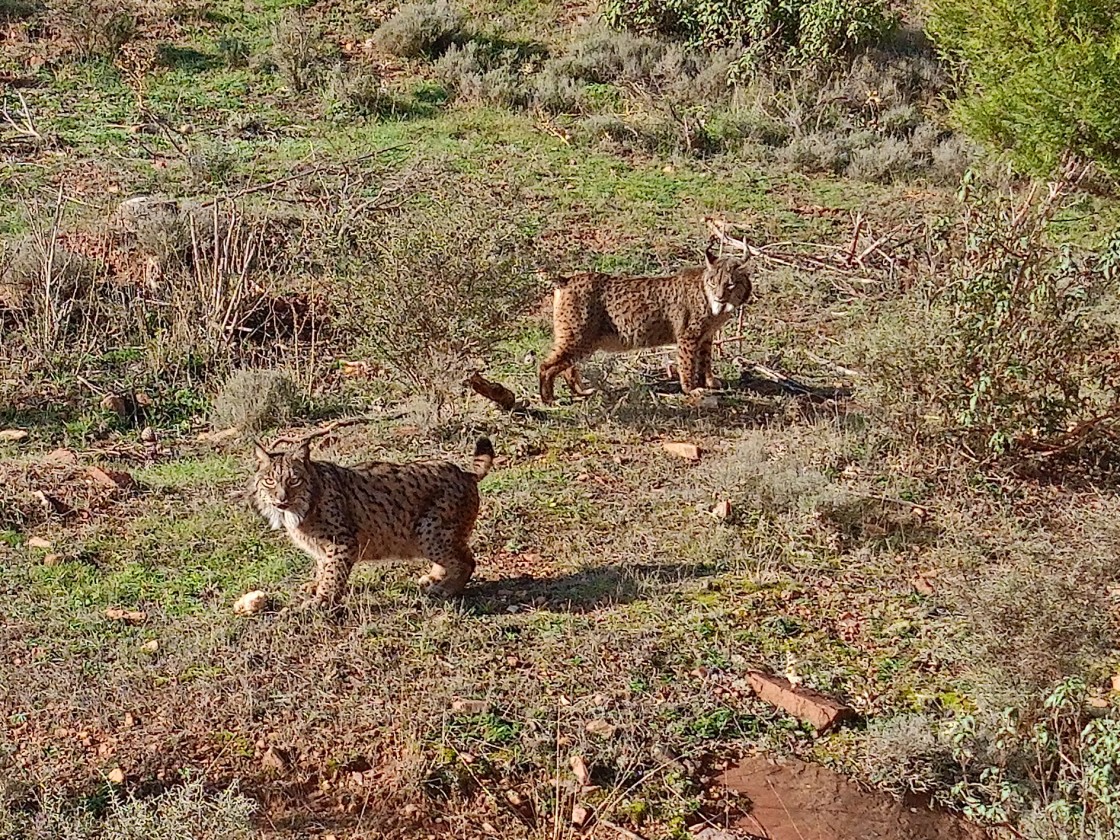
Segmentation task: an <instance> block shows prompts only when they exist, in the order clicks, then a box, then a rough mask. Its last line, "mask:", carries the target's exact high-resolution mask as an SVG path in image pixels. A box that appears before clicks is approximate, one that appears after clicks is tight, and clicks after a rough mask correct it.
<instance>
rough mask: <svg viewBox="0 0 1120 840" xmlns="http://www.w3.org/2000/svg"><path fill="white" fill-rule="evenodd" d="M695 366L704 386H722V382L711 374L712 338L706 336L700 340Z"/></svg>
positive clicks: (715, 387)
mask: <svg viewBox="0 0 1120 840" xmlns="http://www.w3.org/2000/svg"><path fill="white" fill-rule="evenodd" d="M697 368H698V374H699V379H700V381H701V382H702V383H703V384H704V387H705V388H710V389H712V390H716V389H718V388H722V387H723V383H722V382H720V381H719V380H718V379H716V377H715V376H713V375H712V339H711V338H708V339H706V340H704V341H702V342H700V350H699V352H698V353H697Z"/></svg>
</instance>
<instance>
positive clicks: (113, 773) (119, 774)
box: [108, 767, 124, 785]
mask: <svg viewBox="0 0 1120 840" xmlns="http://www.w3.org/2000/svg"><path fill="white" fill-rule="evenodd" d="M108 778H109V781H110V782H112V783H113V784H114V785H123V784H124V771H123V770H122V769H121V768H119V767H114V768H113V769H112V770H110V771H109V777H108Z"/></svg>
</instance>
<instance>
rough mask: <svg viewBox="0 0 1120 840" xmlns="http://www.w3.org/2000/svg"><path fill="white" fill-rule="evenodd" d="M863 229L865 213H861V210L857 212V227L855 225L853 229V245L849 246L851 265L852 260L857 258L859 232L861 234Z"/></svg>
mask: <svg viewBox="0 0 1120 840" xmlns="http://www.w3.org/2000/svg"><path fill="white" fill-rule="evenodd" d="M861 230H863V214H862V213H860V212H857V213H856V227H855V230H854V231H852V244H851V247H849V248H848V259H847V263H848V265H851V264H852V260H854V259H855V253H856V244H857V243H858V242H859V234H860V231H861Z"/></svg>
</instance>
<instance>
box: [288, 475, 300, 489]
mask: <svg viewBox="0 0 1120 840" xmlns="http://www.w3.org/2000/svg"><path fill="white" fill-rule="evenodd" d="M288 484H290V485H291V486H292V487H299V486H300V485H301V484H303V479H302V478H300V477H299V476H292V480H291V481H289V482H288Z"/></svg>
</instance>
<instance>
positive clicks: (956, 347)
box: [872, 179, 1120, 456]
mask: <svg viewBox="0 0 1120 840" xmlns="http://www.w3.org/2000/svg"><path fill="white" fill-rule="evenodd" d="M1066 186H1067V187H1068V182H1067V183H1066ZM1062 190H1063V187H1062V186H1061V185H1055V186H1054V187H1053V188H1052V189H1051V191H1050V192H1049V194H1047V195H1042V196H1040V195H1039V194H1038V193H1037V192H1036V191H1032V193H1031V194H1029V195H1028V196H1027V197H1026V198H1025V199H1021V200H1019V201H1011V200H1009V199H1008V198H1006V197H1004V196H1001V195H999V194H997V193H994V192H992V193H988V192H981V191H979V190H976V189H975V188H974V187H973V186H972V184H971V181H970V180H968V179H966V183H965V188H964V191H963V196H964V198H965V200H966V204H965V208H964V212H963V217H962V219H961V220H960V222H959V223H957V224H950V225H948V226H947V227H945V228H944V229H943V230H942V231H941V232H936V231H935V232H934V237H933V241H931V243H930V246H929V247H930V251H931V252H932V253H933V254H934V257H933V265H934V266H935V267H936V268H935V270H934V271H933V273H932V274H931V276H930V277H929V278H928V281H927V285H926V286H925V287H924V289H922V290H921V291H920V292H919V293H917V294H919V298H918V299H915V298H914V297H911V296H907V298H906V302H905V305H904V306H905V311H904V312H900V313H896V314H895V315H894V316H889V318H888V320H887V321H886V322H885V323H886V327H885V330H889V331H891V332H893V333H894V334H895V336H894V337H893V338H891V337H888V338H887V339H886V341H885V343H884V344H883V345H882V346H879V347H878V348H877V349H875V350H873V351H872V366H873V367H876V368H877V369H878V377H877V380H878V382H879V384H881V385H883V386H884V387H886V388H887V389H888V390H889V391H890V393H888V394H886V395H884V396H883V399H882V400H881V401H880V404H882V405H889V406H893V407H896V408H897V407H900V406H903V405H907V404H909V405H911V406H913V410H914V411H915V413H916V415H921V416H922V417H925V418H926V422H924V423H916V424H915V426H914V428H913V429H912V431H913V432H914V433H915V434H922V433H923V432H922V430H923V429H924V430H925V431H927V432H928V431H933V432H934V433H935V434H936V435H946V434H947V435H948V439H950V440H953V441H955V442H956V443H963V444H964V445H965V447H966V448H967V449H968V450H969V451H971V452H973V453H978V454H986V455H988V456H995V455H1000V454H1005V453H1010V454H1015V455H1018V456H1022V455H1026V454H1029V453H1051V454H1054V455H1057V454H1061V453H1072V454H1076V453H1077V452H1078V451H1080V450H1082V447H1083V446H1084V445H1086V444H1088V443H1089V441H1091V440H1094V441H1098V442H1099V443H1100V444H1101V445H1102V446H1105V447H1106V449H1105V450H1104V451H1103V452H1102V453H1101V454H1104V452H1113V453H1115V450H1116V448H1117V447H1116V446H1115V442H1114V437H1115V432H1114V431H1112V432H1110V431H1109V430H1110V429H1113V430H1114V429H1115V425H1116V423H1117V419H1118V418H1117V412H1116V408H1115V407H1116V405H1117V399H1118V398H1120V354H1117V353H1116V352H1115V348H1116V346H1117V343H1118V341H1120V335H1118V326H1117V324H1116V323H1115V321H1114V320H1110V319H1109V318H1107V317H1105V315H1104V311H1103V310H1102V309H1101V307H1103V306H1107V305H1108V304H1110V302H1111V303H1112V304H1114V303H1115V301H1116V300H1117V299H1118V297H1120V236H1116V235H1114V237H1113V240H1112V242H1111V243H1110V244H1108V245H1106V246H1105V247H1104V248H1102V249H1101V250H1100V251H1098V252H1096V253H1085V252H1078V251H1075V250H1073V249H1072V248H1068V247H1063V248H1059V247H1056V246H1055V245H1054V244H1053V243H1052V242H1051V241H1050V239H1049V237H1048V236H1047V229H1048V226H1049V223H1050V221H1051V219H1052V218H1053V216H1054V214H1055V213H1056V212H1057V211H1058V208H1059V207H1060V206H1061V204H1062V202H1061V196H1062ZM916 314H920V316H921V317H915V315H916ZM904 321H905V322H907V323H902V322H904ZM896 341H897V343H896ZM930 421H932V422H933V423H936V424H937V425H938V426H939V427H940V428H938V429H936V430H935V429H934V428H933V427H932V426H931V425H930ZM1110 441H1113V442H1112V443H1110ZM1086 451H1087V450H1086Z"/></svg>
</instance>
